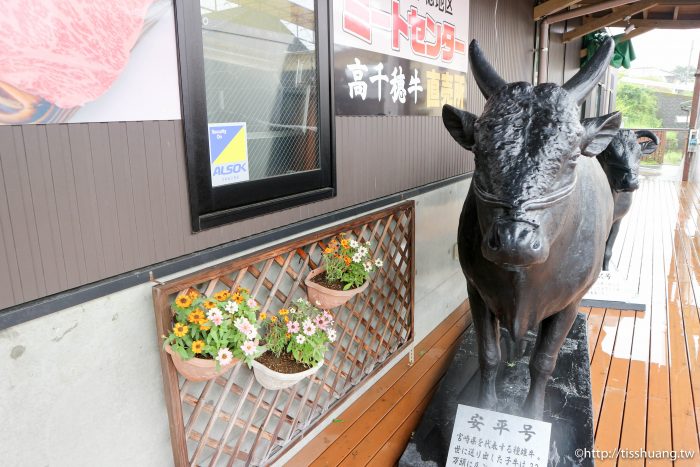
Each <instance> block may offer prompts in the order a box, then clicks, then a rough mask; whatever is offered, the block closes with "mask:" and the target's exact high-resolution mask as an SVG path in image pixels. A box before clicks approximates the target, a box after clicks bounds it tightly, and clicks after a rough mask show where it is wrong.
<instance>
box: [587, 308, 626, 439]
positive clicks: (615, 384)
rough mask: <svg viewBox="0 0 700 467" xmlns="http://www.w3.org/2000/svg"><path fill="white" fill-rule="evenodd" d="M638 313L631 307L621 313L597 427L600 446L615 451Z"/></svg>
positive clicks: (620, 425) (620, 426) (620, 427)
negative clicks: (636, 314)
mask: <svg viewBox="0 0 700 467" xmlns="http://www.w3.org/2000/svg"><path fill="white" fill-rule="evenodd" d="M634 315H635V312H634V311H630V310H625V311H622V312H620V322H619V324H618V326H617V335H616V336H615V348H614V349H613V355H612V360H611V364H610V372H609V373H608V379H607V381H606V383H605V391H604V394H603V404H602V406H601V410H600V416H599V418H598V424H597V426H596V434H595V447H596V449H600V450H604V451H614V450H615V449H617V448H618V447H619V443H620V432H621V431H622V417H623V414H624V409H625V395H626V391H627V376H628V370H629V363H630V360H629V358H630V351H631V350H632V338H633V335H634V334H633V333H634V321H635V320H634Z"/></svg>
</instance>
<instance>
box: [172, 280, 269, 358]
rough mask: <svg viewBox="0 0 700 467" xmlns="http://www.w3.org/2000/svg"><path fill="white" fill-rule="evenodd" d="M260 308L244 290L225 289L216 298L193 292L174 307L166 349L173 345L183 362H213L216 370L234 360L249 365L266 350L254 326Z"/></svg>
mask: <svg viewBox="0 0 700 467" xmlns="http://www.w3.org/2000/svg"><path fill="white" fill-rule="evenodd" d="M258 308H259V306H258V303H257V302H256V301H255V299H253V298H251V297H250V295H249V292H248V290H247V289H244V288H242V287H239V288H238V289H237V290H236V292H235V293H233V294H231V293H230V292H229V291H228V290H222V291H220V292H217V293H215V294H214V296H213V297H206V296H204V295H201V294H200V293H199V292H197V291H196V290H195V289H190V290H188V291H187V292H185V293H181V294H179V295H178V296H177V297H176V298H175V300H174V301H173V303H172V304H171V309H172V311H173V314H174V316H173V319H174V324H173V329H172V330H171V331H170V333H169V334H168V335H167V336H164V342H163V346H164V347H165V346H167V345H170V347H171V348H172V349H173V350H174V351H175V352H177V354H178V355H179V356H180V357H181V358H182V359H183V360H189V359H191V358H194V357H199V358H205V359H214V360H216V366H217V368H219V367H220V366H222V365H227V364H228V363H230V362H231V361H232V360H233V359H234V358H237V359H240V360H243V361H245V362H246V363H247V364H248V366H250V364H251V362H252V361H253V359H255V358H256V357H257V356H259V355H260V354H261V353H262V351H263V349H262V347H260V346H259V345H258V340H259V336H258V329H257V327H256V326H255V324H254V323H255V322H256V316H255V311H256V310H257V309H258Z"/></svg>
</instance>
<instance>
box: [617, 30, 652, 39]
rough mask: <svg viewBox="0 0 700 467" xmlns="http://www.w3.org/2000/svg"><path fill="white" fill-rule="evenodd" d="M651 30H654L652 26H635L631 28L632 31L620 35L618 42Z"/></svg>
mask: <svg viewBox="0 0 700 467" xmlns="http://www.w3.org/2000/svg"><path fill="white" fill-rule="evenodd" d="M653 30H654V28H650V27H639V28H637V27H635V29H633V30H632V31H630V32H628V33H626V34H625V35H624V36H622V38H621V39H620V42H619V43H623V42H625V41H628V40H630V39H632V38H635V37H637V36H641V35H642V34H645V33H647V32H649V31H653Z"/></svg>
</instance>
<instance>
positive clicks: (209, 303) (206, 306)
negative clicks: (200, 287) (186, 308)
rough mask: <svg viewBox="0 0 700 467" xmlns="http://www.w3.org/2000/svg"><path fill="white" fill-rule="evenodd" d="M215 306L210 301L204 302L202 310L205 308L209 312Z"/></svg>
mask: <svg viewBox="0 0 700 467" xmlns="http://www.w3.org/2000/svg"><path fill="white" fill-rule="evenodd" d="M215 306H216V303H214V302H212V301H211V300H205V301H204V308H206V309H207V310H211V309H212V308H214V307H215Z"/></svg>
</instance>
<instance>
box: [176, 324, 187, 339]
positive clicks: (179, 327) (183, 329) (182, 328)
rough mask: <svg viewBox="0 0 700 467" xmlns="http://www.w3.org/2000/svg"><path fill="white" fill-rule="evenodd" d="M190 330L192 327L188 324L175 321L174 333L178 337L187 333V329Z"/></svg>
mask: <svg viewBox="0 0 700 467" xmlns="http://www.w3.org/2000/svg"><path fill="white" fill-rule="evenodd" d="M189 330H190V328H189V327H187V325H185V324H183V323H175V326H174V327H173V333H174V334H175V335H176V336H177V337H182V336H184V335H185V334H187V331H189Z"/></svg>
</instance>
